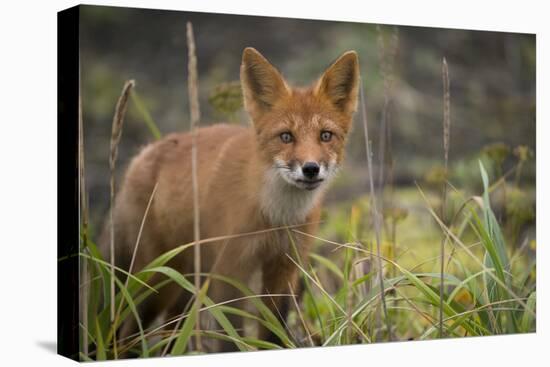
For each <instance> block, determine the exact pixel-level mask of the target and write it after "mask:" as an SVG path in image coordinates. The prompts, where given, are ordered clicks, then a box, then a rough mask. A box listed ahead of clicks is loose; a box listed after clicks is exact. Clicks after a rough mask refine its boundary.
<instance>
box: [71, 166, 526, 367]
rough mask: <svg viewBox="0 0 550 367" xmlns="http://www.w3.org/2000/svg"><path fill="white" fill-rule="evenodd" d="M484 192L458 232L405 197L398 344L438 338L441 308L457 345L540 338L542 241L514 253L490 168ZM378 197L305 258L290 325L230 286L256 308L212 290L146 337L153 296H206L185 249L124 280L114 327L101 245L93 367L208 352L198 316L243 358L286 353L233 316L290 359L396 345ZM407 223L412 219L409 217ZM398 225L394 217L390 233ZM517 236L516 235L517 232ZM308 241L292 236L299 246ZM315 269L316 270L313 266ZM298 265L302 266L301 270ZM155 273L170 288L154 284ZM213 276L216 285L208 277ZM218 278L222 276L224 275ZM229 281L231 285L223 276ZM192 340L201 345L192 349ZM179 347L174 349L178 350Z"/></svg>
mask: <svg viewBox="0 0 550 367" xmlns="http://www.w3.org/2000/svg"><path fill="white" fill-rule="evenodd" d="M480 180H481V182H482V183H483V187H484V190H483V192H479V193H477V194H478V195H477V196H475V198H474V199H472V200H468V199H469V198H468V197H466V196H465V195H464V193H455V194H456V195H454V196H451V197H452V198H454V199H453V200H456V201H457V202H460V201H462V202H466V204H465V205H463V206H459V205H456V207H460V208H461V210H460V212H457V213H458V214H457V215H456V216H454V217H455V220H454V222H453V223H450V224H444V223H443V221H442V220H441V219H440V218H439V216H438V215H437V214H436V213H437V212H438V209H437V205H438V204H439V203H438V201H437V197H438V195H437V193H430V191H429V190H424V189H422V187H421V186H419V187H417V188H408V189H402V190H396V191H395V193H394V196H393V199H392V200H393V202H394V204H395V203H406V205H407V210H406V213H407V214H406V215H403V214H401V216H400V217H399V221H398V222H397V224H396V228H395V233H396V234H397V236H396V237H397V241H396V243H391V236H390V235H389V233H388V231H384V233H383V244H382V255H381V256H382V260H383V261H382V263H383V264H384V269H383V274H384V278H383V282H384V290H385V297H386V303H387V308H388V317H389V318H390V325H391V328H392V330H391V334H392V339H393V340H407V339H415V340H424V339H432V338H437V337H438V317H439V316H438V315H439V308H440V307H441V306H442V307H443V315H444V322H443V325H444V335H445V336H447V337H464V336H483V335H497V334H508V333H526V332H534V331H535V320H536V317H535V312H536V279H535V275H534V274H535V267H536V265H535V260H534V242H532V243H531V244H530V245H528V246H521V247H519V248H518V247H517V246H512V245H511V244H507V243H506V240H505V238H506V237H505V235H504V233H507V228H506V225H507V223H510V222H513V219H514V218H507V220H506V222H504V223H503V222H502V221H499V220H497V216H496V215H495V213H494V211H493V210H492V207H491V201H490V195H489V190H490V183H489V180H488V175H487V173H486V172H485V170H484V168H483V166H482V165H480ZM368 205H369V198H368V197H367V196H365V197H360V198H358V199H357V200H355V201H353V202H351V203H341V204H338V205H335V206H332V207H330V208H327V209H326V212H325V215H324V222H323V225H322V226H321V227H322V230H321V231H320V233H319V236H318V237H319V238H318V239H317V240H316V245H315V248H314V251H312V253H311V254H310V258H309V259H298V260H297V261H295V265H296V267H297V269H298V270H299V272H300V275H301V277H302V279H303V281H304V284H305V289H304V292H303V295H302V297H301V298H300V299H299V300H297V301H296V302H295V303H291V304H293V305H297V306H298V307H299V311H300V312H298V310H297V309H296V307H291V312H290V315H289V319H288V321H287V323H286V324H284V325H283V324H281V323H280V322H279V321H278V320H277V317H276V316H275V315H274V314H273V313H272V312H271V311H270V310H269V308H268V307H267V306H266V304H265V302H264V300H263V299H262V297H261V295H256V294H255V293H254V292H253V291H252V290H251V289H249V288H248V286H246V285H244V284H240V283H238V282H236V281H235V280H233V279H229V278H221V279H222V280H223V281H225V282H227V283H228V286H233V287H236V288H237V289H239V290H240V292H241V293H242V297H246V298H247V299H249V300H250V304H251V305H252V309H238V308H235V307H233V306H231V303H224V304H219V305H217V304H215V303H214V302H213V301H212V300H211V299H210V298H209V297H208V296H207V293H206V290H207V287H208V283H207V282H205V283H204V284H203V287H202V289H201V290H200V291H199V292H198V294H199V296H198V299H197V300H195V301H194V302H193V303H192V306H191V309H190V310H189V311H188V312H187V313H184V314H182V316H181V322H180V323H179V324H178V328H177V329H176V330H173V328H174V325H175V323H171V324H170V325H169V326H167V327H166V328H165V329H159V328H157V329H156V330H155V329H143V328H142V327H141V324H140V323H139V320H140V318H139V311H138V310H139V307H138V306H139V304H140V303H141V302H143V301H144V300H145V299H146V298H147V297H153V296H154V295H155V293H156V292H157V290H158V289H159V288H161V287H163V286H165V285H166V284H168V283H170V282H175V283H176V284H178V285H179V286H181V287H182V288H183V289H186V290H187V291H189V292H192V293H195V288H194V285H193V281H192V280H193V278H192V274H191V275H190V274H181V273H179V272H178V271H177V269H172V268H170V267H168V266H166V264H167V263H168V261H169V260H170V259H172V258H173V257H174V256H176V255H177V254H179V253H181V252H183V251H189V250H190V249H191V248H192V244H187V245H183V246H179V247H177V248H175V249H173V250H171V251H169V252H167V253H165V254H163V255H161V256H159V257H158V258H157V259H155V260H154V261H152V262H151V263H150V264H149V265H148V266H146V267H145V268H143V269H140V270H139V271H137V272H135V273H134V274H132V275H131V276H130V278H129V280H128V282H127V284H125V282H124V281H122V280H121V279H125V277H126V275H128V273H126V272H125V271H124V270H122V269H116V273H115V274H116V278H115V283H116V285H117V292H116V295H115V297H116V300H115V304H117V305H119V304H120V306H121V307H120V313H119V317H118V318H117V319H116V320H115V321H114V322H113V323H111V322H110V318H109V307H110V302H111V300H110V290H109V284H110V281H111V279H110V278H111V271H110V264H109V263H108V262H107V261H105V260H104V259H102V257H101V255H100V254H99V251H98V250H97V248H96V246H95V244H94V243H93V242H92V241H88V242H87V244H86V248H85V249H83V251H82V253H81V257H82V260H86V261H89V266H88V269H89V279H90V282H89V284H88V285H89V295H88V300H87V301H88V315H87V317H88V322H87V325H89V327H88V330H85V329H84V327H83V326H82V324H81V334H83V333H87V335H88V340H89V346H88V351H89V352H88V354H87V355H84V354H83V353H81V358H82V360H90V359H91V360H102V359H111V358H117V357H119V356H121V355H123V354H124V352H126V351H128V350H131V353H132V354H133V355H135V356H139V357H147V356H160V355H162V354H163V353H164V352H163V351H164V349H165V348H167V345H170V347H169V349H168V350H166V352H167V353H168V354H170V355H181V354H194V353H197V351H196V350H195V348H194V346H193V343H192V340H193V339H192V336H193V335H194V333H197V330H195V329H194V328H193V325H194V324H195V318H196V315H197V312H204V313H209V314H211V316H212V317H214V318H215V319H216V320H217V321H218V323H219V324H220V325H221V327H222V330H216V331H206V330H204V331H200V333H201V337H202V338H204V339H210V338H216V339H223V340H229V341H231V342H233V343H235V345H236V346H237V348H238V349H239V350H242V351H248V350H259V349H276V348H280V347H281V346H279V345H276V344H272V343H269V342H267V341H263V340H258V339H255V338H254V337H251V336H249V335H247V336H245V335H243V333H242V332H241V331H238V330H236V329H235V328H234V327H233V325H231V323H230V321H229V319H228V317H227V316H228V315H231V314H236V315H239V316H242V317H244V318H245V319H246V320H247V322H248V324H249V325H251V326H249V328H248V329H249V330H250V329H252V330H253V329H254V326H253V325H254V323H260V324H262V325H264V326H265V327H267V328H268V329H270V330H271V331H273V333H275V334H276V335H277V336H278V337H279V338H280V339H281V344H282V345H283V346H284V347H286V348H297V347H302V346H310V345H312V344H314V345H342V344H354V343H372V342H377V341H385V340H388V338H389V333H388V330H387V327H386V323H385V320H383V319H382V318H383V313H382V312H381V300H380V288H379V281H378V280H377V278H376V277H377V276H378V274H379V273H378V271H377V269H376V264H377V262H376V261H374V259H375V256H376V255H375V251H374V252H373V251H372V249H373V248H374V245H373V238H374V233H373V230H372V223H371V222H372V220H371V218H370V215H369V210H368ZM401 213H403V212H401ZM394 219H395V216H392V215H387V216H386V217H385V223H384V224H385V226H384V228H389V222H391V221H392V220H394ZM514 228H516V227H514ZM297 232H299V231H297V230H295V229H289V230H288V235H289V236H290V237H291V238H293V237H294V236H295V235H296V233H297ZM443 235H448V236H449V241H448V242H447V246H448V247H447V250H446V254H447V255H448V258H447V259H446V261H448V266H447V267H446V273H445V275H444V279H445V287H444V299H443V302H441V300H440V296H439V282H440V273H439V266H438V264H439V258H438V255H439V244H440V241H441V238H442V236H443ZM307 260H308V261H307ZM293 261H294V260H293ZM154 274H162V275H163V276H164V280H163V281H162V282H160V283H158V284H156V285H155V286H154V287H153V286H151V285H149V284H148V282H149V281H150V279H151V277H152V276H153V275H154ZM204 275H207V274H204ZM212 276H213V277H216V276H215V275H212ZM218 278H219V277H218ZM129 317H131V318H135V319H136V320H138V326H139V329H140V332H139V334H138V335H134V336H133V337H132V338H130V339H129V340H116V341H115V338H114V333H113V331H115V330H118V329H119V328H120V326H121V324H122V323H123V321H124V320H125V319H126V318H129ZM190 340H191V343H190ZM171 342H172V343H171Z"/></svg>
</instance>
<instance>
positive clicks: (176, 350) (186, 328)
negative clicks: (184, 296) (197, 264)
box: [171, 280, 210, 356]
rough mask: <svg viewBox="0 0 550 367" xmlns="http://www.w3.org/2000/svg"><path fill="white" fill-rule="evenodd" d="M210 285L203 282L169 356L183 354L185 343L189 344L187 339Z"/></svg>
mask: <svg viewBox="0 0 550 367" xmlns="http://www.w3.org/2000/svg"><path fill="white" fill-rule="evenodd" d="M209 284H210V281H209V280H207V281H206V282H204V285H203V286H202V288H201V290H200V291H199V294H198V296H197V297H196V298H195V302H194V303H193V306H192V307H191V310H190V311H189V313H188V316H187V318H186V319H185V322H184V323H183V326H182V327H181V330H180V332H179V335H178V337H177V339H176V342H175V343H174V346H173V347H172V350H171V354H172V355H176V356H177V355H180V354H183V352H185V349H186V348H187V343H188V342H189V338H190V337H191V334H192V332H193V327H194V326H195V324H196V322H197V315H198V314H199V312H200V311H199V310H200V308H201V306H202V303H203V301H204V297H205V296H206V292H207V291H208V285H209Z"/></svg>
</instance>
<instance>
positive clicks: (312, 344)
mask: <svg viewBox="0 0 550 367" xmlns="http://www.w3.org/2000/svg"><path fill="white" fill-rule="evenodd" d="M288 290H289V292H290V294H291V295H292V301H293V302H294V306H295V307H296V312H297V313H298V318H299V319H300V321H301V322H302V326H303V328H304V331H305V333H306V334H307V338H308V340H309V345H310V346H312V347H314V346H315V343H314V342H313V338H312V337H311V332H310V331H309V328H308V327H307V323H306V320H305V319H304V316H303V315H302V311H300V306H299V305H298V301H297V300H296V295H295V294H294V291H293V290H292V285H291V284H290V283H288Z"/></svg>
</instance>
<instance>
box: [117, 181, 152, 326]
mask: <svg viewBox="0 0 550 367" xmlns="http://www.w3.org/2000/svg"><path fill="white" fill-rule="evenodd" d="M157 188H158V182H157V183H156V184H155V186H154V187H153V191H152V192H151V196H149V201H148V202H147V207H146V208H145V212H144V214H143V218H142V219H141V224H140V226H139V231H138V235H137V239H136V245H135V246H134V251H133V253H132V260H131V261H130V267H129V268H128V274H132V271H133V269H134V263H135V260H136V254H137V250H138V248H139V243H140V241H141V235H142V233H143V227H144V226H145V220H146V219H147V215H148V214H149V209H150V208H151V204H152V202H153V198H154V197H155V193H156V192H157ZM129 281H130V277H129V276H128V277H126V281H125V282H124V288H126V287H128V282H129ZM123 301H124V297H121V298H120V302H119V303H118V309H117V312H116V316H115V324H118V320H119V318H120V313H121V312H122V304H123Z"/></svg>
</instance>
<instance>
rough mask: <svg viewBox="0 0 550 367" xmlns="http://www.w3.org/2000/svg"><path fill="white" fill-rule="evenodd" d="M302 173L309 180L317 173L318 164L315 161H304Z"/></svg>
mask: <svg viewBox="0 0 550 367" xmlns="http://www.w3.org/2000/svg"><path fill="white" fill-rule="evenodd" d="M302 173H303V174H304V176H306V177H307V178H309V179H310V180H311V179H313V178H315V177H317V175H318V174H319V165H318V164H317V163H315V162H306V163H305V164H304V165H303V166H302Z"/></svg>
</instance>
